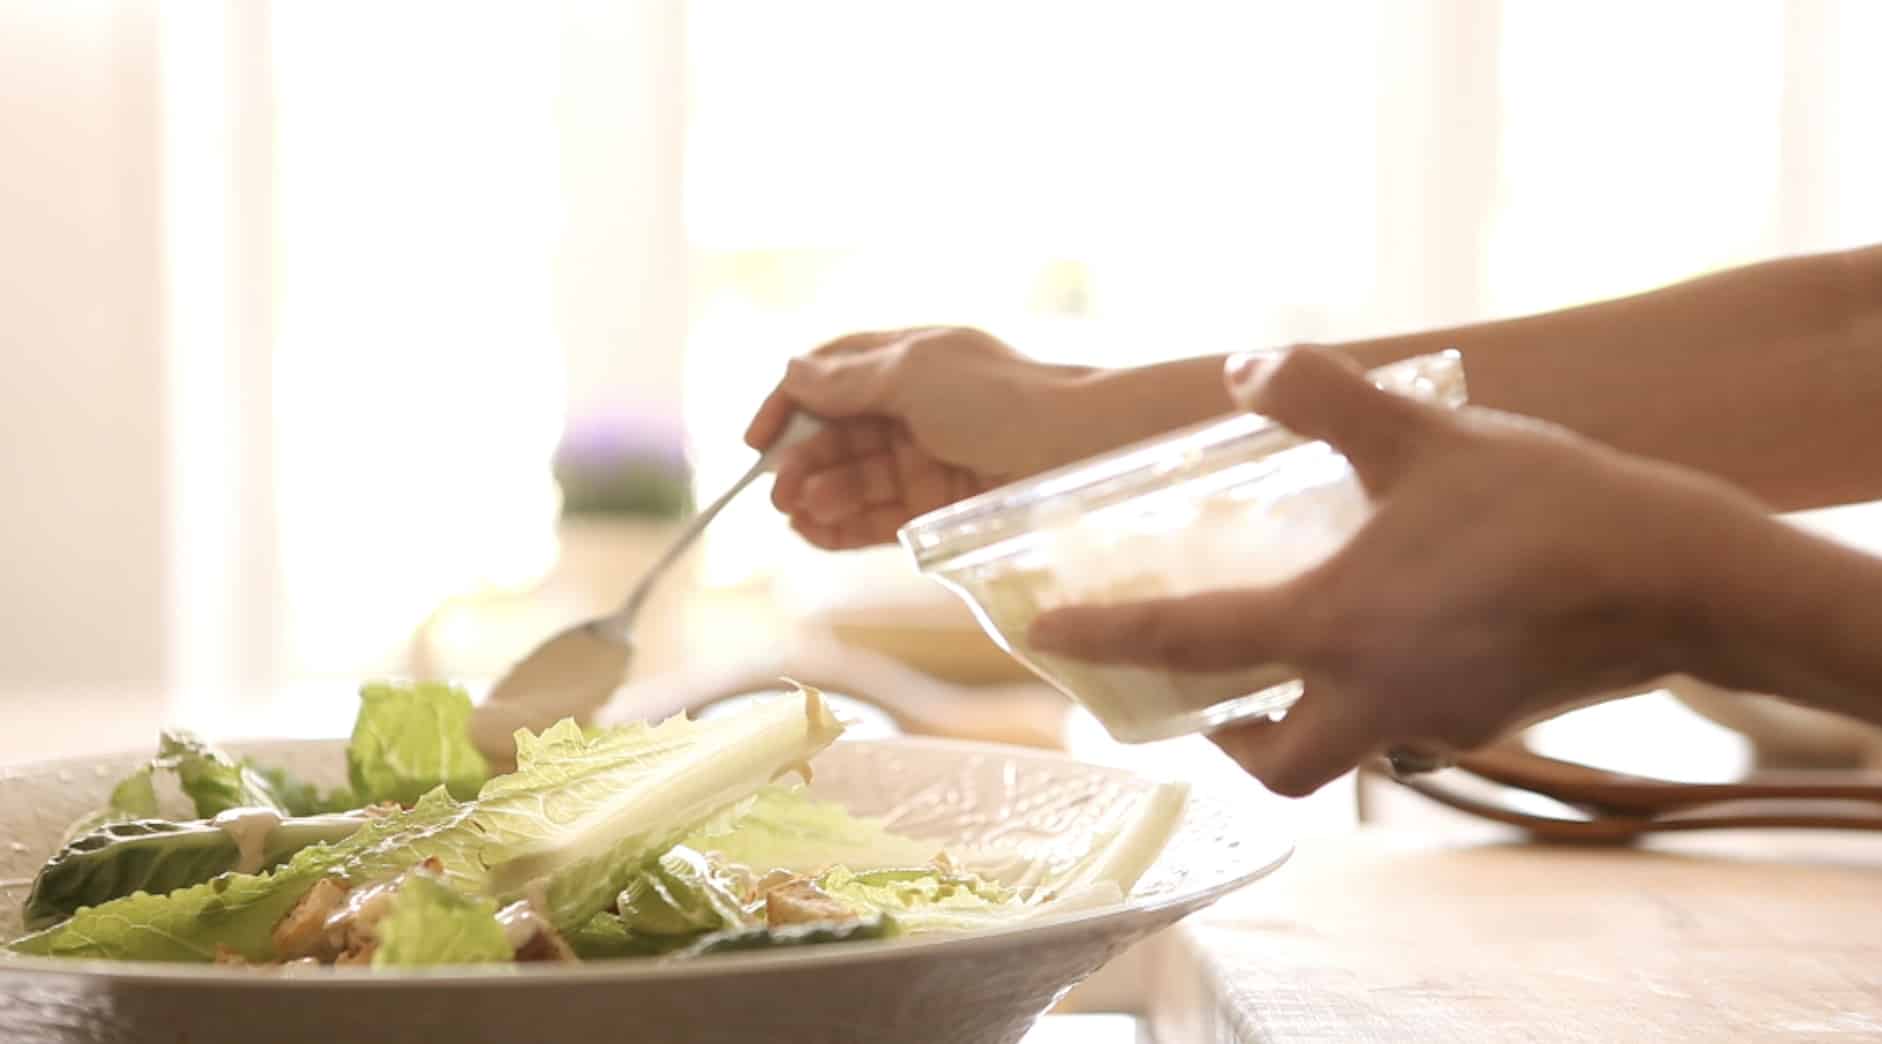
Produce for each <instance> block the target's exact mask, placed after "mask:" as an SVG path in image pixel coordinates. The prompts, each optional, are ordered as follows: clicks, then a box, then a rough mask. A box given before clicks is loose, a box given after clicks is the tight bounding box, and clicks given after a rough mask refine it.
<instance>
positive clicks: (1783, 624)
mask: <svg viewBox="0 0 1882 1044" xmlns="http://www.w3.org/2000/svg"><path fill="white" fill-rule="evenodd" d="M1762 521H1763V523H1764V525H1765V526H1766V527H1768V528H1757V527H1746V528H1745V529H1743V530H1741V532H1740V533H1739V534H1736V535H1720V534H1710V533H1708V534H1703V535H1700V537H1701V538H1700V539H1699V540H1697V541H1695V545H1694V557H1695V559H1698V558H1700V557H1703V558H1705V559H1706V561H1703V562H1699V561H1695V563H1694V564H1695V565H1696V566H1697V567H1698V568H1700V569H1701V570H1703V572H1702V573H1701V574H1699V575H1700V576H1701V577H1702V579H1700V580H1698V581H1697V582H1696V583H1695V584H1694V586H1693V590H1692V597H1691V601H1690V603H1689V604H1690V605H1691V606H1692V610H1691V611H1692V618H1693V621H1694V624H1695V630H1694V638H1693V646H1694V647H1693V648H1692V649H1691V650H1690V652H1689V656H1690V661H1691V662H1690V663H1688V664H1685V665H1683V666H1682V667H1681V670H1682V671H1683V672H1684V673H1688V674H1693V675H1695V676H1697V677H1699V678H1701V679H1703V680H1705V681H1708V682H1711V683H1713V684H1715V685H1719V686H1722V687H1725V688H1730V689H1738V690H1743V691H1750V692H1766V693H1771V694H1773V695H1777V696H1782V697H1785V698H1787V699H1792V700H1795V701H1797V702H1799V703H1805V704H1809V705H1811V706H1815V707H1819V708H1822V709H1824V710H1831V711H1840V712H1842V713H1844V714H1849V715H1852V716H1854V717H1858V718H1862V719H1864V720H1867V721H1870V722H1874V723H1876V724H1882V558H1877V557H1875V556H1873V555H1868V554H1864V553H1862V552H1860V551H1857V550H1854V549H1852V548H1847V547H1843V546H1840V545H1837V544H1834V543H1831V542H1829V541H1827V540H1824V539H1822V538H1820V537H1817V536H1814V535H1812V534H1809V533H1805V532H1803V531H1802V530H1800V529H1797V528H1795V527H1792V526H1790V525H1789V524H1787V523H1784V522H1780V521H1777V520H1773V519H1765V520H1762ZM1720 536H1724V538H1723V539H1722V540H1720V541H1719V543H1721V544H1722V545H1727V546H1719V547H1716V548H1714V550H1713V551H1711V552H1705V551H1703V550H1702V549H1703V548H1704V547H1706V546H1707V545H1708V544H1709V543H1711V542H1712V541H1711V540H1710V539H1707V538H1718V537H1720Z"/></svg>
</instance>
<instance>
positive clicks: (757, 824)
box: [686, 786, 941, 875]
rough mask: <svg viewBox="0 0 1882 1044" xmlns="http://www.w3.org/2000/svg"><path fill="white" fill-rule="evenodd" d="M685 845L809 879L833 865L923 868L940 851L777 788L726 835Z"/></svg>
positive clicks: (701, 836) (799, 792)
mask: <svg viewBox="0 0 1882 1044" xmlns="http://www.w3.org/2000/svg"><path fill="white" fill-rule="evenodd" d="M686 844H687V845H688V846H690V847H692V848H695V849H698V850H700V851H704V852H708V853H711V854H712V855H713V856H715V857H717V858H718V859H719V860H721V861H724V862H728V863H736V864H738V865H740V866H744V867H747V868H749V869H750V870H752V871H753V872H754V873H757V874H761V875H762V874H764V873H765V872H767V871H770V870H789V871H791V872H793V873H799V874H810V875H815V874H818V873H821V872H823V871H824V870H827V869H829V868H830V867H833V866H848V867H866V868H876V867H917V866H927V865H928V864H929V863H930V862H932V861H933V860H934V858H935V856H936V855H937V854H938V853H939V852H940V851H941V845H940V844H939V843H938V842H934V841H918V840H915V839H913V838H908V837H903V836H901V835H899V834H894V833H890V832H889V831H888V830H887V829H885V828H884V827H883V826H882V823H881V822H880V821H879V820H875V819H868V818H864V817H861V816H854V815H851V814H850V813H849V812H848V811H847V810H846V809H844V808H843V806H841V805H839V804H836V803H835V802H832V801H818V800H815V799H814V798H812V797H810V796H809V795H808V794H807V793H805V792H804V790H803V788H801V787H782V786H772V787H766V788H765V789H763V790H761V791H759V792H758V795H757V798H756V799H755V800H754V801H753V802H752V804H751V806H750V807H749V808H746V809H744V810H743V812H742V814H741V815H740V816H739V817H738V819H737V821H736V822H735V823H734V824H733V826H732V828H731V829H730V830H729V831H726V832H724V833H720V834H717V835H711V834H706V833H696V834H694V836H692V837H690V838H688V839H687V841H686Z"/></svg>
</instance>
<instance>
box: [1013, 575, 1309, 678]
mask: <svg viewBox="0 0 1882 1044" xmlns="http://www.w3.org/2000/svg"><path fill="white" fill-rule="evenodd" d="M1288 590H1289V588H1288V585H1285V584H1284V585H1281V586H1278V587H1265V588H1254V589H1248V590H1235V591H1211V592H1208V593H1206V594H1199V595H1190V596H1188V597H1184V598H1162V599H1155V600H1152V601H1145V602H1131V603H1127V604H1123V605H1112V606H1075V607H1071V608H1066V609H1055V610H1052V611H1051V612H1046V613H1041V614H1040V615H1039V616H1038V617H1037V618H1036V619H1034V620H1033V622H1032V627H1031V628H1030V629H1029V630H1028V632H1027V642H1028V643H1029V644H1031V645H1032V647H1033V648H1035V649H1037V650H1039V651H1040V652H1046V653H1056V654H1058V655H1061V656H1069V657H1072V658H1073V659H1078V660H1087V661H1090V662H1093V663H1121V664H1131V665H1134V666H1141V667H1161V668H1166V669H1170V670H1178V671H1222V670H1229V669H1232V668H1236V667H1246V666H1249V665H1251V664H1260V663H1270V662H1274V661H1282V662H1285V661H1286V660H1287V659H1288V658H1289V656H1290V654H1291V653H1293V652H1294V651H1295V645H1296V638H1295V627H1294V625H1293V624H1292V623H1291V622H1290V621H1292V620H1293V619H1296V618H1297V617H1298V614H1296V613H1291V612H1289V611H1287V607H1288V605H1289V604H1290V603H1291V601H1292V600H1291V599H1290V598H1289V596H1288Z"/></svg>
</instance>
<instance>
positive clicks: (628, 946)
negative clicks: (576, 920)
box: [562, 910, 698, 961]
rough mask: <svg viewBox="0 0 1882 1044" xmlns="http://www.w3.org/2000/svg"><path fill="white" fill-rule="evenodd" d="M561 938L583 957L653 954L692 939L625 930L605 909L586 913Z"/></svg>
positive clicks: (591, 959) (692, 938)
mask: <svg viewBox="0 0 1882 1044" xmlns="http://www.w3.org/2000/svg"><path fill="white" fill-rule="evenodd" d="M562 938H563V940H564V941H566V942H567V943H568V944H569V949H572V950H574V951H575V956H577V957H580V958H581V959H582V960H584V961H600V960H615V959H617V958H621V957H655V956H658V955H660V954H663V953H671V952H672V951H673V950H675V949H677V948H679V947H681V946H685V945H686V944H688V943H690V942H692V941H693V940H694V939H695V938H698V937H697V936H691V935H641V934H638V933H636V932H630V931H628V930H627V925H626V924H625V923H624V922H623V921H622V920H621V918H620V915H618V914H614V913H610V912H608V911H606V910H603V911H601V912H600V913H598V914H596V915H594V916H593V917H590V918H589V919H588V920H587V921H586V922H584V923H583V924H582V925H580V926H579V927H577V928H576V929H575V930H574V931H572V932H564V933H563V934H562Z"/></svg>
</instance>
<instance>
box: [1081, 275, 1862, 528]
mask: <svg viewBox="0 0 1882 1044" xmlns="http://www.w3.org/2000/svg"><path fill="white" fill-rule="evenodd" d="M1327 347H1330V348H1334V349H1336V350H1338V351H1341V352H1343V353H1345V354H1347V355H1349V356H1351V357H1352V358H1354V359H1355V360H1357V361H1358V362H1360V363H1361V364H1362V365H1364V366H1367V367H1373V366H1379V365H1382V364H1384V363H1388V362H1392V361H1395V360H1398V359H1404V358H1408V357H1410V356H1414V355H1420V354H1424V353H1427V352H1432V351H1437V350H1439V349H1441V348H1447V347H1456V348H1458V349H1461V350H1462V351H1463V353H1464V366H1465V370H1466V373H1467V378H1468V383H1469V386H1470V398H1471V401H1472V402H1473V403H1476V404H1478V405H1482V406H1489V407H1493V408H1495V409H1500V410H1506V411H1509V412H1511V413H1521V414H1526V415H1528V416H1532V417H1538V418H1541V419H1543V420H1548V421H1553V422H1555V423H1557V424H1561V425H1563V426H1564V427H1567V428H1571V429H1574V430H1576V431H1578V432H1581V433H1582V434H1584V435H1588V436H1590V437H1593V438H1596V439H1599V440H1601V441H1603V442H1606V443H1608V444H1610V445H1613V446H1615V447H1617V448H1620V449H1623V450H1627V451H1630V452H1633V453H1638V454H1642V455H1645V456H1649V457H1656V458H1659V459H1662V460H1667V461H1671V462H1673V463H1677V464H1683V465H1686V466H1688V467H1692V468H1697V469H1699V470H1701V471H1705V472H1709V473H1711V474H1714V475H1717V476H1719V477H1721V478H1724V479H1727V480H1729V481H1731V482H1734V483H1737V484H1738V485H1740V486H1742V487H1744V488H1745V489H1748V490H1749V491H1751V492H1752V493H1753V494H1755V495H1757V496H1758V497H1759V498H1761V499H1762V500H1764V501H1765V502H1766V503H1768V504H1770V505H1772V506H1773V507H1776V508H1778V509H1779V510H1794V509H1800V508H1809V507H1820V506H1824V505H1829V504H1840V503H1851V502H1855V501H1860V500H1869V499H1874V498H1878V497H1882V462H1879V461H1878V456H1879V455H1882V451H1878V449H1877V447H1882V247H1875V248H1869V249H1866V250H1861V251H1852V252H1849V253H1843V254H1824V255H1817V256H1813V257H1804V258H1794V259H1790V260H1784V261H1774V262H1770V263H1767V264H1761V265H1754V266H1751V267H1747V268H1740V269H1734V270H1732V271H1729V272H1722V273H1719V274H1717V275H1713V276H1708V277H1705V278H1702V279H1696V280H1692V281H1690V282H1686V283H1680V284H1677V285H1675V286H1671V287H1667V288H1665V289H1662V290H1656V291H1653V292H1650V293H1645V294H1641V295H1638V296H1635V297H1627V298H1621V299H1618V300H1614V301H1605V302H1601V303H1599V304H1593V305H1587V306H1585V307H1580V308H1572V309H1567V310H1565V311H1560V312H1550V313H1546V314H1543V315H1537V316H1531V317H1528V318H1523V319H1512V320H1506V321H1501V322H1492V323H1481V324H1477V325H1473V326H1464V327H1458V328H1454V329H1448V330H1435V331H1430V332H1426V333H1417V334H1409V335H1404V336H1398V337H1384V338H1378V339H1374V340H1366V341H1353V342H1348V343H1343V344H1332V345H1328V346H1327ZM1223 358H1224V357H1223V356H1220V355H1216V356H1207V357H1201V358H1194V359H1185V360H1182V361H1179V362H1172V363H1163V364H1159V365H1156V366H1146V367H1140V368H1136V369H1129V370H1108V371H1095V372H1092V373H1091V374H1089V375H1088V376H1086V377H1083V378H1081V379H1080V380H1079V381H1078V382H1077V388H1076V391H1075V393H1074V395H1073V398H1074V399H1075V400H1076V402H1075V409H1076V411H1077V412H1078V414H1079V415H1080V416H1081V417H1085V418H1090V419H1091V421H1090V424H1089V426H1088V427H1085V428H1084V430H1082V431H1081V432H1080V437H1081V439H1082V440H1083V441H1082V442H1081V443H1080V447H1082V448H1085V449H1088V450H1089V451H1090V452H1096V451H1097V450H1100V449H1105V448H1109V447H1110V446H1114V445H1120V444H1123V443H1125V442H1130V441H1134V440H1136V439H1139V438H1145V437H1148V436H1150V435H1154V434H1156V433H1158V432H1162V431H1167V430H1169V429H1171V428H1176V427H1181V426H1183V425H1186V424H1192V423H1196V422H1198V421H1202V420H1206V419H1208V418H1210V417H1214V416H1217V415H1219V414H1222V413H1225V412H1228V410H1229V409H1230V408H1231V406H1230V403H1229V399H1228V395H1227V393H1226V392H1225V391H1224V390H1223V387H1222V377H1221V374H1222V362H1223Z"/></svg>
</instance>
